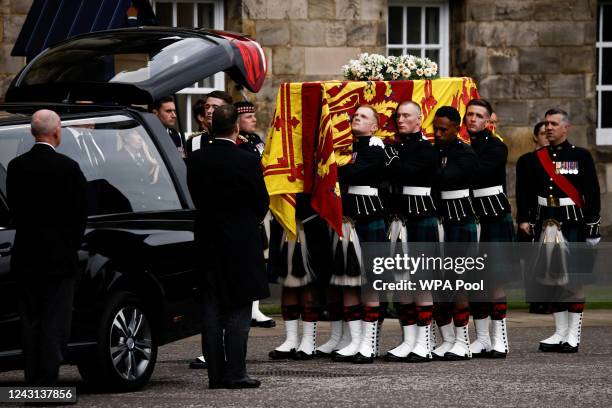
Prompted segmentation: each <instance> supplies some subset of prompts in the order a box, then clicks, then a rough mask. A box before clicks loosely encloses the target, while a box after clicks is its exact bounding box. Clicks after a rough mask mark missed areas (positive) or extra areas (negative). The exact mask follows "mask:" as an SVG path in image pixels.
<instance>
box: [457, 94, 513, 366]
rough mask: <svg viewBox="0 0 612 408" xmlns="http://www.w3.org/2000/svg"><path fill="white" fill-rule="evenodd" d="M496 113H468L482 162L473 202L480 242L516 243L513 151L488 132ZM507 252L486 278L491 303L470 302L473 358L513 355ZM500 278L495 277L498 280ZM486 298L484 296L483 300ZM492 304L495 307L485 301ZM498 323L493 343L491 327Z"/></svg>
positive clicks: (474, 106)
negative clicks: (510, 183) (510, 176)
mask: <svg viewBox="0 0 612 408" xmlns="http://www.w3.org/2000/svg"><path fill="white" fill-rule="evenodd" d="M492 113H493V108H492V107H491V104H489V102H487V101H486V100H484V99H473V100H471V101H470V102H469V103H468V104H467V107H466V112H465V118H464V122H465V125H466V128H467V131H468V133H469V135H470V141H471V146H472V149H474V151H475V152H476V155H477V156H478V161H477V164H476V168H475V169H474V173H473V176H472V202H473V205H474V209H475V210H476V214H477V216H478V220H479V223H480V242H513V241H514V225H513V223H512V214H511V210H510V203H509V202H508V199H507V198H506V161H507V158H508V148H507V147H506V145H505V144H504V142H502V141H501V140H500V139H499V138H498V137H496V136H494V135H493V134H492V133H491V131H490V130H489V129H488V128H487V125H488V124H489V122H490V119H491V115H492ZM508 250H509V248H506V251H504V249H503V248H502V249H501V250H500V252H499V253H498V254H493V255H495V256H494V258H492V259H495V262H496V263H497V265H495V266H494V267H493V270H489V271H488V273H487V275H486V276H485V277H484V279H485V282H486V283H487V284H488V285H489V286H492V287H491V288H490V290H489V291H487V294H486V297H487V299H478V301H476V302H470V309H471V312H472V316H473V317H474V326H475V327H476V340H475V341H474V342H473V343H472V344H471V346H470V347H471V350H472V356H473V357H492V358H505V357H506V354H508V339H507V335H506V310H507V304H506V294H505V292H504V288H503V286H502V283H503V282H504V281H505V280H506V278H507V276H503V275H506V274H507V272H506V271H505V269H504V268H507V266H508V265H509V264H510V262H504V259H508V261H509V257H508V258H504V257H505V256H506V257H507V256H508V255H509V254H508V253H507V251H508ZM493 275H495V276H493ZM481 296H482V297H484V294H482V295H481ZM485 300H490V301H485ZM491 323H493V328H492V334H493V336H492V338H491V336H490V335H489V330H490V329H489V326H490V324H491Z"/></svg>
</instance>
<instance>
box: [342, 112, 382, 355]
mask: <svg viewBox="0 0 612 408" xmlns="http://www.w3.org/2000/svg"><path fill="white" fill-rule="evenodd" d="M351 127H352V130H353V136H354V137H355V140H354V142H353V157H352V159H351V161H350V162H349V163H348V164H346V165H345V166H342V167H339V168H338V178H339V181H340V186H341V189H342V211H343V215H344V220H343V224H342V233H343V238H342V239H341V240H340V239H339V237H338V236H337V235H336V236H335V237H334V244H333V248H334V270H333V276H332V278H331V284H332V285H337V286H340V287H342V290H343V304H344V320H345V321H346V322H347V323H348V329H349V332H350V334H351V342H350V343H349V344H348V345H347V346H346V347H343V348H341V349H339V350H337V351H334V352H333V355H332V358H333V359H334V361H352V362H356V363H371V362H373V361H374V357H375V356H376V355H377V353H378V341H377V340H378V337H379V322H378V320H379V317H380V301H379V299H378V294H377V293H375V292H373V291H372V290H368V289H367V287H364V290H363V291H362V293H361V296H360V293H359V288H360V286H361V285H362V284H364V285H365V284H366V282H362V276H361V275H362V271H363V265H362V259H361V246H360V242H361V243H366V242H383V241H384V240H385V239H386V237H385V221H384V208H383V204H382V201H381V200H380V197H379V195H378V188H379V186H380V185H381V184H382V182H383V180H384V176H385V158H386V155H385V148H384V143H383V142H382V140H381V139H380V138H378V137H376V136H373V134H374V132H376V130H377V129H378V114H377V112H376V110H375V109H374V108H373V107H371V106H369V105H361V106H360V107H358V108H357V110H356V111H355V115H354V116H353V119H352V122H351ZM362 301H363V307H362ZM362 326H363V327H362ZM362 328H363V330H362Z"/></svg>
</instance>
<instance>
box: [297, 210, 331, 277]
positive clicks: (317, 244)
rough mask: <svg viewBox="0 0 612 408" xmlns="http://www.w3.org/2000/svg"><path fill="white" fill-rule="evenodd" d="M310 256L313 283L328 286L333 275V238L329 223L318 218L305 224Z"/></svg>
mask: <svg viewBox="0 0 612 408" xmlns="http://www.w3.org/2000/svg"><path fill="white" fill-rule="evenodd" d="M304 233H305V234H306V240H307V242H308V254H309V256H310V265H311V266H312V269H313V272H314V276H313V283H314V284H316V285H324V286H326V285H327V284H328V283H329V279H330V278H331V274H332V264H333V253H332V238H331V237H332V236H331V231H330V228H329V227H328V225H327V222H326V221H325V220H324V219H323V218H321V217H319V216H317V217H315V218H313V219H311V220H309V221H308V222H306V223H304Z"/></svg>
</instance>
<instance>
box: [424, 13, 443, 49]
mask: <svg viewBox="0 0 612 408" xmlns="http://www.w3.org/2000/svg"><path fill="white" fill-rule="evenodd" d="M439 42H440V9H439V8H438V7H427V8H426V9H425V43H426V44H438V43H439Z"/></svg>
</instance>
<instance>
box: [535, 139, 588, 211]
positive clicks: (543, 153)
mask: <svg viewBox="0 0 612 408" xmlns="http://www.w3.org/2000/svg"><path fill="white" fill-rule="evenodd" d="M536 154H537V155H538V160H540V164H541V165H542V167H544V170H545V171H546V173H547V174H548V176H549V177H550V178H551V179H552V180H553V181H554V182H555V184H556V185H557V187H559V188H560V189H561V191H563V192H564V193H565V194H567V196H568V197H569V198H571V199H572V200H573V201H574V203H576V205H577V206H578V208H582V207H583V206H584V202H583V201H582V197H581V196H580V193H579V192H578V190H577V189H576V187H574V185H573V184H572V183H570V181H569V180H568V179H566V178H565V177H564V176H563V175H561V174H557V173H556V172H555V164H554V163H553V161H552V159H551V158H550V154H548V149H547V148H542V149H540V150H538V151H537V152H536Z"/></svg>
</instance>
